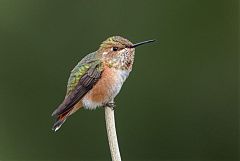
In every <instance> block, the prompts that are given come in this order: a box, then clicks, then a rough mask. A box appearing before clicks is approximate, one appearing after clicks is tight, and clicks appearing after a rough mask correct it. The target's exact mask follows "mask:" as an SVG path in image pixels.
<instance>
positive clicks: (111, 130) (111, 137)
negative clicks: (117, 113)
mask: <svg viewBox="0 0 240 161" xmlns="http://www.w3.org/2000/svg"><path fill="white" fill-rule="evenodd" d="M105 120H106V129H107V135H108V143H109V147H110V151H111V156H112V161H121V155H120V151H119V147H118V140H117V133H116V127H115V118H114V110H113V109H111V108H110V107H105Z"/></svg>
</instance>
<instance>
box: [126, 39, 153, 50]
mask: <svg viewBox="0 0 240 161" xmlns="http://www.w3.org/2000/svg"><path fill="white" fill-rule="evenodd" d="M154 41H155V40H147V41H142V42H139V43H136V44H133V46H131V48H135V47H137V46H140V45H143V44H147V43H151V42H154Z"/></svg>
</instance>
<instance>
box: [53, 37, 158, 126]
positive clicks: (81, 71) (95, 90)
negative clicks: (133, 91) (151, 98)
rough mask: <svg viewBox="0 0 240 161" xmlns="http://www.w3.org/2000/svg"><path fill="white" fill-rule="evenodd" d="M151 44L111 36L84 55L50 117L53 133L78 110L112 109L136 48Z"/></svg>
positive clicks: (129, 70) (130, 68) (72, 72)
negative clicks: (53, 118) (61, 99)
mask: <svg viewBox="0 0 240 161" xmlns="http://www.w3.org/2000/svg"><path fill="white" fill-rule="evenodd" d="M153 41H154V40H147V41H142V42H140V43H136V44H133V43H131V42H130V41H129V40H127V39H125V38H123V37H121V36H112V37H109V38H108V39H106V40H105V41H103V42H102V43H101V45H100V47H99V49H98V50H97V51H95V52H92V53H90V54H88V55H86V56H85V57H84V58H83V59H82V60H81V61H80V62H79V63H78V64H77V65H76V66H75V67H74V69H73V70H72V71H71V74H70V77H69V79H68V83H67V92H66V96H65V99H64V100H63V102H62V103H61V104H60V105H59V106H58V108H57V109H56V110H54V111H53V113H52V116H54V117H56V121H55V123H54V125H53V127H52V130H54V131H57V130H58V129H59V128H60V127H61V125H62V124H63V123H64V122H65V121H66V120H67V118H68V117H69V116H70V115H72V114H73V113H75V112H76V111H77V110H78V109H81V108H85V109H90V110H94V109H96V108H97V107H110V108H112V109H113V108H114V107H115V103H114V98H115V97H116V96H117V94H118V93H119V92H120V90H121V87H122V85H123V83H124V82H125V80H126V79H127V77H128V76H129V74H130V72H131V71H132V66H133V62H134V55H135V48H136V47H138V46H140V45H143V44H147V43H150V42H153Z"/></svg>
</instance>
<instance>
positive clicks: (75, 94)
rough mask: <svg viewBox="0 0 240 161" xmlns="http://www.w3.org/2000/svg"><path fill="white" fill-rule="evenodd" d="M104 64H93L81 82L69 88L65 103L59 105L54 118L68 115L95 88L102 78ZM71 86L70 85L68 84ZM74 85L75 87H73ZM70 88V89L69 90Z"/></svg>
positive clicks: (80, 79)
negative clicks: (64, 114)
mask: <svg viewBox="0 0 240 161" xmlns="http://www.w3.org/2000/svg"><path fill="white" fill-rule="evenodd" d="M102 70H103V69H102V63H101V62H99V61H97V62H93V63H91V65H89V67H87V70H85V72H84V74H82V76H81V78H79V81H77V83H76V82H74V83H71V82H70V86H69V87H68V91H67V95H66V97H65V99H64V101H63V102H62V103H61V104H60V105H59V107H58V108H57V109H56V110H55V111H54V112H53V113H52V116H55V115H61V114H63V113H66V112H67V111H69V110H70V109H72V108H73V106H74V105H75V104H76V103H77V102H78V101H79V100H80V99H81V98H83V97H84V95H85V94H86V93H87V92H88V91H89V90H91V89H92V88H93V86H94V85H95V84H96V83H97V81H98V80H99V79H100V77H101V73H102ZM68 84H69V83H68ZM72 84H73V85H72ZM74 84H76V85H74ZM69 88H70V89H69Z"/></svg>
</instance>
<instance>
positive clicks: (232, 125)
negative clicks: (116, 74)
mask: <svg viewBox="0 0 240 161" xmlns="http://www.w3.org/2000/svg"><path fill="white" fill-rule="evenodd" d="M238 7H239V4H238V1H237V0H218V1H217V0H149V1H143V0H142V1H140V0H138V1H137V0H136V1H130V0H118V1H117V0H101V1H100V0H78V1H63V0H59V1H50V0H49V1H48V0H0V160H1V161H8V160H16V161H17V160H22V161H26V160H36V161H39V160H49V161H53V160H65V161H71V160H73V161H75V160H82V161H88V160H96V161H97V160H98V161H103V160H110V153H109V148H108V143H107V137H106V131H105V122H104V111H103V110H102V109H98V110H95V111H87V110H82V111H79V112H77V113H76V114H75V115H73V117H71V118H70V119H69V120H68V121H67V122H66V123H65V124H64V126H63V127H62V128H61V129H60V131H59V132H57V133H54V132H52V131H51V126H52V122H53V119H52V118H51V117H50V116H51V113H52V111H53V110H54V109H55V108H56V107H57V105H58V104H59V103H60V102H61V101H62V99H63V98H64V94H65V88H66V82H67V79H68V76H69V72H70V71H71V69H72V68H73V67H74V66H75V65H76V63H77V62H78V61H79V60H80V59H81V58H82V57H83V56H84V55H86V54H87V53H89V52H92V51H95V50H97V48H98V46H99V44H100V43H101V42H102V41H103V40H105V39H106V38H107V37H109V36H112V35H121V36H124V37H126V38H128V39H129V40H131V41H132V42H139V41H142V40H146V39H152V38H154V39H157V42H156V43H154V44H151V45H146V46H142V47H141V48H140V47H139V48H138V49H137V50H136V59H135V64H134V68H133V72H132V73H131V75H130V77H129V79H128V80H127V82H126V83H125V84H124V87H123V88H122V91H121V93H120V94H119V95H118V97H117V99H116V103H117V107H116V124H117V131H118V137H119V143H120V148H121V153H122V158H123V160H125V161H137V160H143V161H149V160H155V161H156V160H158V161H172V160H176V161H184V160H188V161H220V160H225V161H236V160H238V154H239V151H238V150H239V149H238V145H239V141H238V137H239V133H238V128H239V124H238V123H239V122H238V117H239V113H238V100H239V98H238V96H237V92H238V76H237V75H238V71H237V70H238V67H237V65H238V59H237V54H238V45H239V41H238V40H239V39H238V36H239V32H238V30H239V26H238V21H239V16H238V10H239V8H238Z"/></svg>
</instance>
